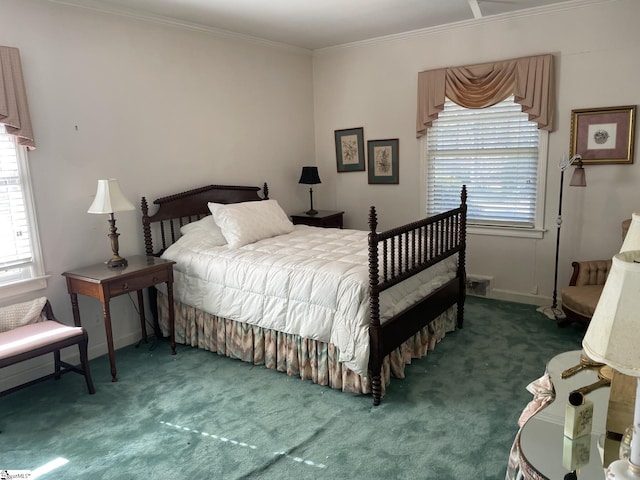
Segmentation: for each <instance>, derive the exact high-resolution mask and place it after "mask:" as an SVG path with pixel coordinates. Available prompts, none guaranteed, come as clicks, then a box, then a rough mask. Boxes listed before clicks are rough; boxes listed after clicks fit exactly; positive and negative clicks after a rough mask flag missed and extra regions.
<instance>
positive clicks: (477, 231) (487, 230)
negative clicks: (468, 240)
mask: <svg viewBox="0 0 640 480" xmlns="http://www.w3.org/2000/svg"><path fill="white" fill-rule="evenodd" d="M546 231H547V230H542V229H538V228H518V227H496V226H483V225H468V226H467V233H468V234H472V235H491V236H494V237H516V238H543V237H544V233H545V232H546Z"/></svg>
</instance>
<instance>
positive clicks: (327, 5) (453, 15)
mask: <svg viewBox="0 0 640 480" xmlns="http://www.w3.org/2000/svg"><path fill="white" fill-rule="evenodd" d="M50 1H53V2H56V3H62V4H66V5H76V6H82V7H89V8H93V9H98V10H102V11H110V12H115V13H123V14H128V15H133V16H136V17H142V18H148V19H154V20H160V21H169V22H171V23H181V24H184V25H188V26H191V27H198V28H204V29H213V30H224V31H227V32H234V33H237V34H241V35H247V36H251V37H257V38H261V39H264V40H268V41H271V42H277V43H283V44H287V45H291V46H296V47H300V48H304V49H310V50H315V49H319V48H326V47H332V46H336V45H342V44H345V43H351V42H356V41H362V40H368V39H372V38H377V37H383V36H388V35H393V34H399V33H404V32H409V31H412V30H420V29H425V28H431V27H438V26H442V25H448V24H452V23H457V22H464V21H472V20H474V19H475V20H477V19H480V18H486V17H491V16H495V15H502V14H514V13H517V12H521V13H524V12H523V11H524V10H529V9H541V8H543V9H544V8H545V7H551V6H559V5H560V4H575V3H579V1H580V0H50Z"/></svg>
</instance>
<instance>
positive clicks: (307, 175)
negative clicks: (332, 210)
mask: <svg viewBox="0 0 640 480" xmlns="http://www.w3.org/2000/svg"><path fill="white" fill-rule="evenodd" d="M298 183H304V184H306V185H316V184H318V183H322V182H320V176H319V175H318V167H302V174H301V175H300V180H298ZM309 199H310V200H311V208H310V209H309V210H307V212H306V214H307V215H317V214H318V211H317V210H314V209H313V188H312V187H309Z"/></svg>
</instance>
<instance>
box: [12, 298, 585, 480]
mask: <svg viewBox="0 0 640 480" xmlns="http://www.w3.org/2000/svg"><path fill="white" fill-rule="evenodd" d="M582 335H583V330H582V328H581V327H580V326H577V325H572V326H569V327H566V328H563V329H560V328H558V327H556V325H555V323H554V322H553V321H551V320H549V319H548V318H547V317H545V316H544V315H542V314H540V313H538V312H536V310H535V307H534V306H530V305H522V304H516V303H508V302H500V301H495V300H487V299H480V298H474V297H469V298H468V301H467V306H466V319H465V326H464V329H462V330H459V331H456V332H454V333H451V334H449V335H447V337H446V338H445V339H444V340H443V341H442V342H441V343H440V344H439V345H438V346H437V348H436V350H435V351H434V352H432V353H430V354H429V355H428V356H427V357H426V358H423V359H421V360H418V361H414V362H413V364H412V365H410V366H409V367H408V368H407V378H406V379H404V380H398V379H394V380H393V381H392V383H391V385H390V386H389V388H388V389H387V394H386V396H385V398H384V399H383V402H382V404H381V405H380V406H379V407H373V406H372V402H371V398H370V397H368V396H367V397H365V396H353V395H350V394H344V393H341V392H335V391H332V390H330V389H328V388H326V387H320V386H317V385H313V384H311V383H310V382H306V381H302V380H299V379H296V378H290V377H288V376H286V375H285V374H282V373H278V372H273V371H271V370H267V369H265V368H263V367H256V366H251V365H248V364H245V363H242V362H240V361H236V360H231V359H228V358H225V357H219V356H218V355H217V354H212V353H210V352H205V351H201V350H197V349H195V348H191V347H184V346H178V355H176V356H171V355H170V354H169V347H168V344H167V343H165V342H164V341H163V342H160V343H159V344H158V345H157V347H156V348H155V349H153V350H150V348H149V346H147V345H144V344H143V345H142V346H141V347H140V348H135V347H134V346H131V347H127V348H124V349H121V350H118V351H117V352H116V360H117V366H118V376H119V380H120V381H119V382H117V383H111V381H110V375H109V369H108V360H107V357H106V356H103V357H100V358H96V359H94V360H92V361H91V368H92V374H93V378H94V382H95V384H96V389H97V393H96V394H95V395H92V396H90V395H88V394H87V392H86V388H85V384H84V380H83V379H82V377H80V376H79V375H75V374H68V375H65V376H63V377H62V379H61V380H60V381H57V382H55V381H47V382H44V383H40V384H37V385H34V386H32V387H29V388H27V389H25V390H22V391H20V392H17V393H14V394H11V395H8V396H6V397H4V398H0V431H1V433H0V470H2V469H9V470H34V469H36V468H37V467H39V466H42V465H44V464H47V463H48V462H51V461H53V460H55V459H59V458H62V459H65V460H67V461H68V462H67V463H66V464H64V465H62V466H60V467H58V468H56V469H55V470H53V471H52V472H51V473H48V474H45V475H43V476H42V477H40V478H46V479H53V478H55V479H74V478H82V479H114V478H117V479H119V480H122V479H162V478H171V479H241V478H261V479H262V478H264V479H307V478H308V479H312V478H322V479H360V478H362V479H365V478H366V479H386V478H388V479H396V478H397V479H441V480H442V479H503V478H504V475H505V471H506V465H507V460H508V454H509V449H510V447H511V443H512V441H513V437H514V435H515V433H516V431H517V425H516V422H517V419H518V417H519V415H520V412H521V411H522V409H523V408H524V406H525V405H526V404H527V402H528V401H529V400H530V399H531V395H530V394H529V393H528V392H527V391H526V389H525V387H526V385H527V384H528V383H529V382H531V381H532V380H534V379H536V378H538V377H539V376H540V375H541V374H542V373H543V372H544V368H545V364H546V362H547V361H548V360H549V359H550V358H551V357H553V356H554V355H556V354H558V353H560V352H563V351H567V350H577V349H580V348H581V347H580V341H581V339H582Z"/></svg>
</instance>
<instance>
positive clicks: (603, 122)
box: [569, 105, 636, 165]
mask: <svg viewBox="0 0 640 480" xmlns="http://www.w3.org/2000/svg"><path fill="white" fill-rule="evenodd" d="M635 117H636V106H635V105H627V106H622V107H607V108H590V109H580V110H571V148H570V154H569V155H570V156H573V155H575V154H576V153H578V154H580V155H581V156H582V163H584V164H591V165H596V164H609V163H633V144H634V136H635Z"/></svg>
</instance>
